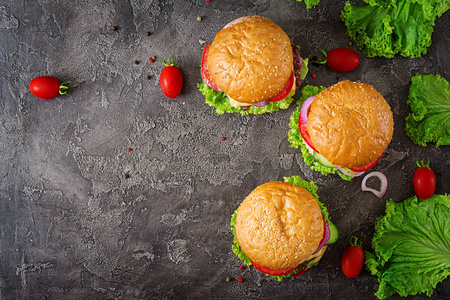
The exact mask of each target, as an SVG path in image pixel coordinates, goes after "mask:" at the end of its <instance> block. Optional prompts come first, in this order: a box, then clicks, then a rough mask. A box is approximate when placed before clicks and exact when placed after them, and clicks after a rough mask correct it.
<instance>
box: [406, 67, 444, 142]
mask: <svg viewBox="0 0 450 300" xmlns="http://www.w3.org/2000/svg"><path fill="white" fill-rule="evenodd" d="M407 103H408V104H409V105H410V106H411V111H412V113H411V114H409V115H408V116H407V117H406V125H405V131H406V135H407V136H409V137H410V138H411V140H412V141H413V142H414V143H416V144H418V145H421V146H426V145H427V143H430V142H433V143H436V147H439V146H443V145H450V84H449V82H448V81H447V80H445V79H444V78H443V77H441V76H439V75H420V74H417V75H414V76H413V77H412V78H411V87H410V88H409V98H408V101H407Z"/></svg>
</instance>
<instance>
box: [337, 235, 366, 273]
mask: <svg viewBox="0 0 450 300" xmlns="http://www.w3.org/2000/svg"><path fill="white" fill-rule="evenodd" d="M363 265H364V250H363V249H362V248H361V243H360V242H358V239H357V238H356V237H355V238H353V237H352V238H351V239H350V246H348V247H347V248H345V250H344V253H342V258H341V267H342V272H344V275H345V276H347V277H348V278H355V277H356V276H358V275H359V273H361V270H362V268H363Z"/></svg>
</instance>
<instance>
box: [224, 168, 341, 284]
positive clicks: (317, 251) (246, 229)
mask: <svg viewBox="0 0 450 300" xmlns="http://www.w3.org/2000/svg"><path fill="white" fill-rule="evenodd" d="M316 191H317V187H316V185H315V184H314V183H313V182H311V183H308V182H306V181H303V180H302V179H301V178H300V177H298V176H294V177H289V178H285V182H280V181H272V182H267V183H265V184H262V185H260V186H258V187H257V188H256V189H255V190H253V191H252V192H251V193H250V194H249V195H248V196H247V197H246V198H245V199H244V201H243V202H242V203H241V205H240V206H239V208H238V209H237V210H236V211H235V212H234V214H233V216H232V218H231V228H232V231H233V234H234V245H233V247H232V249H233V252H234V253H235V254H236V255H237V256H238V257H239V258H240V259H241V260H242V261H243V262H244V263H246V264H248V265H253V267H255V269H257V270H259V271H261V272H263V273H265V274H266V275H269V276H273V277H276V278H278V280H282V279H283V278H285V277H290V276H293V277H298V276H301V275H302V274H303V273H304V272H305V270H307V269H308V268H310V267H312V266H315V265H317V264H318V262H319V260H320V259H321V257H322V256H323V255H324V253H325V250H326V249H327V244H331V243H334V242H336V240H337V238H338V232H337V229H336V227H335V226H334V225H333V224H332V223H331V221H330V220H329V219H328V212H327V210H326V208H325V207H324V206H323V204H322V203H320V202H319V201H318V196H317V194H316Z"/></svg>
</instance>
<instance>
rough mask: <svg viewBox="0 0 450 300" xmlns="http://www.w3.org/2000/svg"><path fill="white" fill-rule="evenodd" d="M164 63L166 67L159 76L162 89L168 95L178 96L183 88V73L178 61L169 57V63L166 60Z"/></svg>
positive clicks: (171, 96) (170, 96)
mask: <svg viewBox="0 0 450 300" xmlns="http://www.w3.org/2000/svg"><path fill="white" fill-rule="evenodd" d="M163 64H164V65H165V66H166V67H165V68H164V69H163V70H162V72H161V76H160V78H159V83H160V85H161V90H162V91H163V93H164V95H166V96H167V97H169V98H176V97H178V95H180V93H181V89H182V88H183V75H181V71H180V69H178V68H177V64H178V61H177V63H174V62H173V60H171V59H169V60H168V61H167V63H166V60H164V62H163Z"/></svg>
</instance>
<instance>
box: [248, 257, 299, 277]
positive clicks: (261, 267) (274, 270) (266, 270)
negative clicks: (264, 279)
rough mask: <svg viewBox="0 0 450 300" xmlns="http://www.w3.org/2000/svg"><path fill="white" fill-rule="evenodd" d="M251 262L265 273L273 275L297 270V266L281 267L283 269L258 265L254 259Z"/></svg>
mask: <svg viewBox="0 0 450 300" xmlns="http://www.w3.org/2000/svg"><path fill="white" fill-rule="evenodd" d="M250 262H251V263H252V265H253V266H254V267H255V269H256V270H259V271H261V272H263V273H266V274H269V275H272V276H282V275H286V274H289V273H291V272H292V271H294V270H295V268H297V267H294V268H291V269H281V270H277V269H272V268H268V267H264V266H261V265H258V264H257V263H255V262H254V261H252V260H250Z"/></svg>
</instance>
